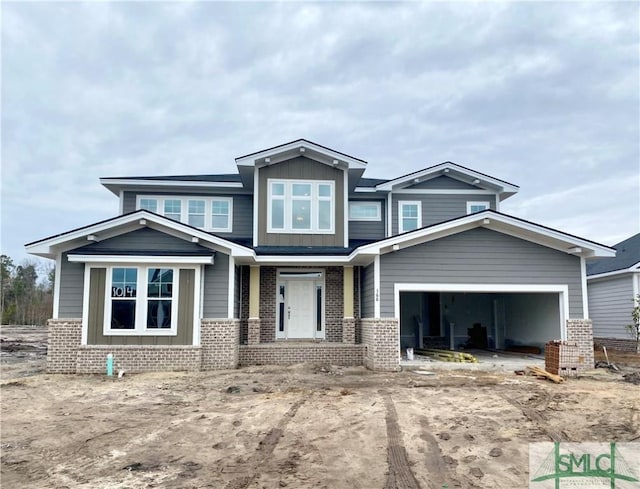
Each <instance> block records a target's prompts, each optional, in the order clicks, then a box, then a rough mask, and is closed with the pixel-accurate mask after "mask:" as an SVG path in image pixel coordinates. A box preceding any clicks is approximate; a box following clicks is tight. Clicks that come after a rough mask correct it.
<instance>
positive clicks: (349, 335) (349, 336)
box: [342, 267, 356, 344]
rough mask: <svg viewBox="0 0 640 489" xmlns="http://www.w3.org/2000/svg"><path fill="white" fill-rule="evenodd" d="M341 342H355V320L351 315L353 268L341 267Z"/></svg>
mask: <svg viewBox="0 0 640 489" xmlns="http://www.w3.org/2000/svg"><path fill="white" fill-rule="evenodd" d="M342 288H343V290H342V304H343V311H344V314H343V319H342V342H343V343H351V344H353V343H355V342H356V320H355V318H354V314H353V267H342Z"/></svg>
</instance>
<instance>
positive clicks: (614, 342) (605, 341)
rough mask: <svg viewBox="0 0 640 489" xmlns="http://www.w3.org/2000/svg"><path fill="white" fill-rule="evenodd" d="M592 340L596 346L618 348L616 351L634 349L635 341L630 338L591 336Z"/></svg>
mask: <svg viewBox="0 0 640 489" xmlns="http://www.w3.org/2000/svg"><path fill="white" fill-rule="evenodd" d="M593 342H594V344H595V346H596V348H597V347H603V346H604V347H606V348H607V350H618V351H630V352H635V351H636V342H635V341H634V340H631V339H621V338H600V337H596V338H593Z"/></svg>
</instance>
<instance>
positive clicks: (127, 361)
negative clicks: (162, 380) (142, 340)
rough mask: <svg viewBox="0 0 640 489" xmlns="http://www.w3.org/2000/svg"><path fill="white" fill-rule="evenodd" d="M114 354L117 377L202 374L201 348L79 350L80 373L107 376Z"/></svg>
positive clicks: (92, 347) (91, 347)
mask: <svg viewBox="0 0 640 489" xmlns="http://www.w3.org/2000/svg"><path fill="white" fill-rule="evenodd" d="M109 353H111V354H113V365H114V373H117V372H118V370H120V369H123V370H125V371H127V372H158V371H177V370H199V369H200V363H201V348H200V347H199V346H184V345H182V346H160V345H88V346H81V347H80V348H79V349H78V354H77V363H76V370H75V371H76V372H77V373H79V374H96V373H105V372H106V361H107V355H108V354H109Z"/></svg>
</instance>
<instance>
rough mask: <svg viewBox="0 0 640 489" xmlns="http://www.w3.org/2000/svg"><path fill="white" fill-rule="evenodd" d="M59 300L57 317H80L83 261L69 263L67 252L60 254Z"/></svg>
mask: <svg viewBox="0 0 640 489" xmlns="http://www.w3.org/2000/svg"><path fill="white" fill-rule="evenodd" d="M60 268H61V270H60V271H59V272H57V273H60V302H59V303H58V317H61V318H81V317H82V295H83V290H84V263H71V262H70V261H68V259H67V254H66V253H63V254H62V263H61V265H60Z"/></svg>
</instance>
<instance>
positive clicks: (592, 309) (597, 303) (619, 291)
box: [587, 273, 633, 339]
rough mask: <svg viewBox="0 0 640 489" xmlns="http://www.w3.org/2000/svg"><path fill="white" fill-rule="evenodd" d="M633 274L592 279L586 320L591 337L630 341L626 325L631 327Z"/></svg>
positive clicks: (588, 287) (589, 282)
mask: <svg viewBox="0 0 640 489" xmlns="http://www.w3.org/2000/svg"><path fill="white" fill-rule="evenodd" d="M632 278H633V274H631V273H627V274H624V275H620V276H618V277H607V278H603V279H591V280H589V281H588V282H587V290H588V292H589V318H590V319H591V320H592V321H593V336H596V337H601V338H620V339H631V336H630V335H629V333H628V332H627V329H626V325H627V324H631V310H632V309H633V280H632Z"/></svg>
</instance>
